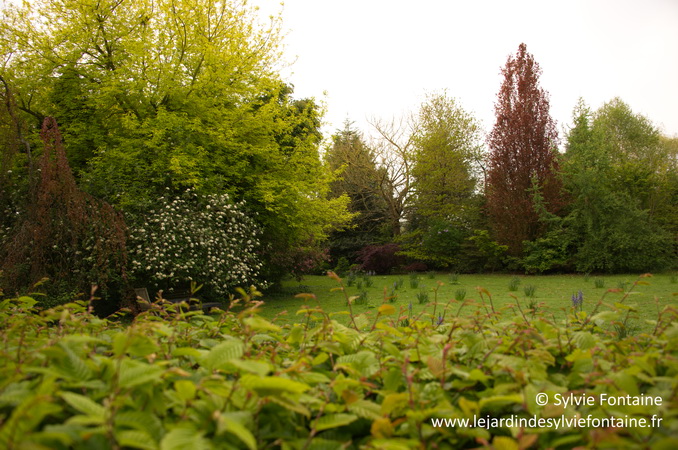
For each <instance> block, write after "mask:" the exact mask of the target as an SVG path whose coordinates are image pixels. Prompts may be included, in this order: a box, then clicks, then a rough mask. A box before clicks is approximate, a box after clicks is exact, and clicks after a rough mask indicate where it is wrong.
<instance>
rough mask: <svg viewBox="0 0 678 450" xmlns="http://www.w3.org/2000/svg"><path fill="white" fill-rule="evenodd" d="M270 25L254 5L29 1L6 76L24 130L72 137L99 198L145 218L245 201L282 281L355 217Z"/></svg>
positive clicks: (10, 28)
mask: <svg viewBox="0 0 678 450" xmlns="http://www.w3.org/2000/svg"><path fill="white" fill-rule="evenodd" d="M258 17H259V16H258V14H257V13H256V12H255V11H254V9H253V8H251V7H249V6H248V4H247V2H246V0H225V1H222V2H212V1H208V0H185V1H181V2H176V1H173V0H139V1H131V0H77V1H70V0H49V1H47V0H36V1H32V2H30V3H29V2H26V3H24V4H23V5H22V6H17V7H8V8H7V9H6V11H4V17H3V19H4V20H2V21H0V46H2V47H3V48H2V50H3V52H2V53H3V54H6V55H8V57H7V61H6V64H4V65H3V66H2V67H0V75H2V76H3V77H5V78H7V79H8V80H11V82H12V83H13V85H14V86H16V102H17V105H18V107H19V108H20V109H21V110H23V111H24V112H25V113H26V117H32V118H34V120H36V121H37V120H40V119H41V118H42V117H43V116H46V115H50V116H54V117H55V118H56V119H57V121H59V123H60V124H62V125H63V126H62V129H63V131H64V144H65V150H66V152H67V154H68V157H69V160H72V161H73V162H74V172H75V174H76V176H77V177H78V179H79V181H80V183H81V185H82V186H83V187H84V188H85V189H86V190H87V191H88V192H90V193H91V194H94V195H96V196H99V197H102V198H105V199H107V200H108V201H109V202H110V203H112V204H114V205H115V206H118V207H120V208H123V209H124V210H125V211H126V212H127V213H128V214H129V215H132V216H135V218H137V219H140V218H143V215H144V214H146V213H147V211H148V210H149V208H150V206H151V205H152V203H153V201H155V199H157V198H159V197H160V196H162V195H166V194H167V193H168V190H169V193H170V194H173V195H174V194H178V193H180V192H182V191H184V190H186V189H187V188H194V189H196V190H197V191H198V192H199V193H201V194H222V193H228V194H229V195H230V196H231V197H232V198H233V199H234V200H235V201H240V200H245V201H246V203H247V205H248V207H249V208H250V211H251V212H254V213H257V215H256V220H257V221H258V223H259V225H261V226H262V228H263V231H264V235H263V236H262V241H263V244H264V249H265V252H266V260H267V261H268V262H269V263H270V265H271V267H270V269H271V272H270V273H271V274H273V273H279V272H277V271H278V269H281V268H282V267H284V266H286V265H287V264H289V263H290V261H289V255H291V254H293V253H295V251H296V250H298V249H299V248H300V247H306V248H308V247H313V246H317V245H318V243H319V242H321V241H322V240H323V239H324V238H325V237H326V236H327V233H328V232H329V231H330V230H331V229H332V228H333V227H334V226H335V225H337V224H341V223H342V222H343V221H345V220H346V219H347V217H348V215H347V214H346V201H345V200H344V199H333V200H331V201H328V199H327V194H328V189H329V181H330V180H331V175H330V174H329V173H328V172H327V171H326V170H325V167H324V166H323V164H322V162H321V160H320V156H319V145H320V134H319V127H320V122H321V120H320V119H321V110H320V108H318V106H317V105H316V104H315V103H314V102H313V101H312V100H310V99H307V100H296V99H294V98H293V97H292V90H291V88H290V87H289V86H287V85H285V84H284V83H283V82H282V81H281V80H280V78H279V76H278V74H277V73H276V71H275V68H276V67H277V65H278V63H279V61H280V44H281V37H280V33H279V29H280V20H279V17H278V18H273V19H272V20H271V22H270V23H268V24H262V23H260V21H259V18H258ZM4 47H6V48H4ZM5 50H6V51H5ZM293 250H295V251H293ZM295 254H296V253H295ZM272 266H275V267H272Z"/></svg>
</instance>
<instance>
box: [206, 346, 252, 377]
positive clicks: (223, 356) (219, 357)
mask: <svg viewBox="0 0 678 450" xmlns="http://www.w3.org/2000/svg"><path fill="white" fill-rule="evenodd" d="M244 351H245V346H244V344H243V342H242V341H241V340H239V339H230V340H228V341H224V342H222V343H221V344H217V345H215V346H214V347H212V349H211V350H210V352H209V353H208V354H207V357H206V358H205V362H204V366H205V367H206V368H207V369H208V370H217V369H222V368H223V367H224V366H225V365H226V363H227V362H228V361H230V360H232V359H237V358H240V357H241V356H242V355H243V353H244Z"/></svg>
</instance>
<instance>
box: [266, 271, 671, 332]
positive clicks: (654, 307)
mask: <svg viewBox="0 0 678 450" xmlns="http://www.w3.org/2000/svg"><path fill="white" fill-rule="evenodd" d="M342 283H343V285H344V289H345V292H344V291H341V290H340V289H339V284H338V283H337V282H336V281H334V280H332V279H330V278H329V277H327V276H307V277H306V278H304V279H303V280H302V281H301V282H296V281H292V280H290V281H287V282H286V283H284V285H283V289H282V290H281V291H280V292H277V293H274V294H270V293H269V294H267V295H266V296H265V297H264V300H265V305H264V306H263V307H262V310H261V313H260V314H261V315H262V316H263V317H266V318H267V319H269V320H275V321H276V322H277V323H279V324H285V323H294V322H301V321H303V320H304V316H303V315H299V314H297V311H298V310H299V309H300V308H301V307H302V306H303V305H306V304H308V305H309V306H314V307H316V306H318V305H320V306H321V307H322V309H323V310H324V311H325V312H327V313H329V314H332V315H335V316H337V317H336V318H337V320H339V321H340V322H342V323H345V324H348V322H349V321H350V317H349V316H348V314H347V313H346V312H347V310H348V306H347V302H346V297H349V298H350V297H358V296H359V298H354V299H353V304H352V307H353V308H352V309H353V313H354V315H358V314H366V315H367V316H373V315H375V314H376V311H377V309H378V308H379V306H380V305H381V304H382V303H384V302H386V303H390V304H392V305H393V306H394V307H395V308H396V310H397V311H398V312H399V315H398V319H399V320H404V319H405V318H408V317H412V316H419V315H423V316H429V317H431V319H432V320H440V319H441V316H442V317H443V320H444V317H445V316H446V315H449V314H457V313H459V312H460V311H461V314H464V311H466V310H467V306H471V307H472V306H473V304H474V303H475V304H476V308H478V307H487V308H488V310H490V309H491V308H492V306H493V307H494V308H495V309H496V310H497V311H500V310H503V309H513V311H515V312H516V313H518V312H519V307H520V309H522V310H523V312H524V313H525V314H526V315H527V316H528V317H529V316H530V315H531V314H532V311H534V310H538V311H539V312H540V313H542V314H544V315H545V316H546V317H552V318H553V319H554V320H556V321H557V322H561V323H562V322H564V321H565V320H566V317H567V313H571V312H572V310H573V306H572V296H573V295H579V292H580V291H581V293H582V295H583V303H582V306H581V310H582V311H584V312H585V313H587V314H590V313H592V312H593V311H594V310H595V309H596V305H597V304H598V303H599V301H600V300H601V299H602V300H603V304H602V305H600V306H599V307H598V308H599V309H598V311H597V312H600V308H601V307H603V308H604V307H605V306H606V305H614V304H615V303H617V302H620V301H622V302H623V304H624V305H625V306H630V307H631V308H632V309H631V311H630V313H629V316H628V321H627V327H628V331H629V332H647V331H651V330H652V327H653V325H652V323H650V322H651V321H653V320H656V319H657V317H658V315H659V313H660V312H661V311H662V310H663V309H664V307H665V306H666V305H674V306H678V283H677V280H676V275H675V274H658V275H653V276H651V277H646V278H640V277H639V276H638V275H606V276H585V275H540V276H526V275H506V274H500V275H493V274H490V275H488V274H483V275H455V274H444V273H436V274H431V273H429V274H417V275H416V278H415V276H414V275H413V274H410V275H388V276H380V275H374V276H368V277H363V276H358V277H357V278H355V279H353V280H352V281H350V280H349V279H348V278H347V277H344V278H343V279H342ZM349 284H351V285H350V286H349ZM300 293H309V294H313V295H314V296H315V300H313V299H309V298H298V297H295V295H296V294H300ZM488 294H489V295H488ZM490 297H491V299H490ZM483 302H484V303H483ZM483 304H484V305H485V306H482V305H483ZM410 305H411V306H410ZM612 326H613V324H611V327H612Z"/></svg>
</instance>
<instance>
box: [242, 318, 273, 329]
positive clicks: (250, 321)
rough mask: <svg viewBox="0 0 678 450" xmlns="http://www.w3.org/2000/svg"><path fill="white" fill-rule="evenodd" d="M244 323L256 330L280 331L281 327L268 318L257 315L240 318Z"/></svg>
mask: <svg viewBox="0 0 678 450" xmlns="http://www.w3.org/2000/svg"><path fill="white" fill-rule="evenodd" d="M242 321H243V323H244V324H245V325H247V326H248V327H250V328H251V329H253V330H258V331H276V332H277V331H281V330H282V328H280V327H279V326H278V325H275V324H273V323H271V322H269V321H268V320H266V319H264V318H262V317H259V316H252V317H247V318H245V319H243V320H242Z"/></svg>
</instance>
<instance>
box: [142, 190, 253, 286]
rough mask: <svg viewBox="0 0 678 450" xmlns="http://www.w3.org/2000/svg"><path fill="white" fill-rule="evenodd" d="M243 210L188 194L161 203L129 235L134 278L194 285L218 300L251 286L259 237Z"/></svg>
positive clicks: (218, 197)
mask: <svg viewBox="0 0 678 450" xmlns="http://www.w3.org/2000/svg"><path fill="white" fill-rule="evenodd" d="M243 207H244V203H242V202H241V203H232V202H231V200H230V198H229V197H228V195H226V194H222V195H207V196H202V195H198V194H196V193H194V192H193V191H191V190H189V191H187V192H186V193H185V194H184V195H183V196H181V197H176V198H172V197H169V196H168V197H161V198H160V199H159V201H158V202H157V208H155V209H153V210H151V211H149V215H148V216H147V217H146V218H145V219H144V220H143V221H139V223H138V225H137V226H134V227H132V229H131V233H130V234H131V236H130V243H131V245H130V257H131V259H132V261H131V266H132V270H133V272H134V274H135V276H136V277H137V278H138V279H146V280H151V281H154V282H156V283H158V284H160V285H162V284H167V283H170V282H171V283H182V282H184V283H188V282H190V281H196V282H198V283H204V284H205V285H206V287H207V288H209V289H211V290H212V291H213V292H214V293H216V294H219V295H222V294H225V293H227V292H228V291H229V290H231V289H232V288H235V287H238V286H248V285H251V284H254V283H255V282H256V280H257V276H258V275H259V270H260V269H261V264H260V262H259V259H258V257H257V254H256V252H257V249H258V248H259V241H258V239H257V236H258V235H259V234H260V233H259V229H258V228H257V226H256V225H255V223H254V222H253V221H252V219H250V218H249V217H248V216H247V215H246V214H245V213H244V212H243ZM257 284H258V285H259V286H261V284H262V283H260V282H259V283H257Z"/></svg>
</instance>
